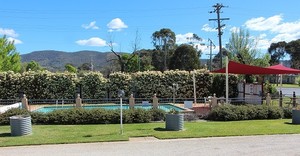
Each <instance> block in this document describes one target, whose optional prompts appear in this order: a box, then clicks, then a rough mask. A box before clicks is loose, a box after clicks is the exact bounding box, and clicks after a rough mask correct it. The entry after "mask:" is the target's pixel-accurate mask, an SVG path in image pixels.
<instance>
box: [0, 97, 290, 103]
mask: <svg viewBox="0 0 300 156" xmlns="http://www.w3.org/2000/svg"><path fill="white" fill-rule="evenodd" d="M122 100H123V103H124V104H128V103H129V98H123V99H122ZM209 100H210V98H197V99H196V103H208V102H209ZM145 101H147V102H149V103H152V98H135V103H143V102H145ZM174 101H175V103H177V104H183V103H184V101H193V102H194V98H175V99H173V98H159V103H173V102H174ZM217 101H218V103H225V98H223V97H220V98H217ZM278 101H279V97H273V98H272V104H276V103H278ZM17 102H21V100H20V99H0V105H10V104H14V103H17ZM119 102H120V99H119V98H101V99H82V103H84V104H107V103H119ZM264 102H265V98H263V99H261V100H256V99H247V98H229V103H231V104H246V103H249V104H251V103H252V104H262V103H264ZM287 102H289V98H288V97H286V98H283V103H287ZM75 103H76V102H75V99H28V104H29V105H43V104H45V105H46V104H47V105H54V104H75Z"/></svg>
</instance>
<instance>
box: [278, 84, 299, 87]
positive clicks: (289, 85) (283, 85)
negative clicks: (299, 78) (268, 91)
mask: <svg viewBox="0 0 300 156" xmlns="http://www.w3.org/2000/svg"><path fill="white" fill-rule="evenodd" d="M273 85H275V86H276V87H280V84H278V86H277V85H276V84H273ZM282 87H284V88H299V85H298V84H282Z"/></svg>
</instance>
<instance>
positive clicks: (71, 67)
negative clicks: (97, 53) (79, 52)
mask: <svg viewBox="0 0 300 156" xmlns="http://www.w3.org/2000/svg"><path fill="white" fill-rule="evenodd" d="M65 69H66V71H68V72H70V73H77V69H76V67H74V66H73V65H72V64H69V63H68V64H66V65H65Z"/></svg>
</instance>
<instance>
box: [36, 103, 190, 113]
mask: <svg viewBox="0 0 300 156" xmlns="http://www.w3.org/2000/svg"><path fill="white" fill-rule="evenodd" d="M71 108H74V106H62V105H60V106H44V107H42V108H39V109H37V110H35V111H34V112H42V113H48V112H52V111H54V110H62V109H71ZM82 108H84V109H95V108H103V109H107V110H116V109H120V105H118V104H94V105H84V106H82ZM122 108H123V109H129V105H128V104H123V106H122ZM134 108H141V109H151V108H152V105H142V104H136V105H134ZM158 108H159V109H162V110H164V111H166V112H169V111H170V110H172V109H175V110H176V111H179V112H181V111H183V110H185V109H184V108H181V107H178V106H175V105H172V104H159V105H158Z"/></svg>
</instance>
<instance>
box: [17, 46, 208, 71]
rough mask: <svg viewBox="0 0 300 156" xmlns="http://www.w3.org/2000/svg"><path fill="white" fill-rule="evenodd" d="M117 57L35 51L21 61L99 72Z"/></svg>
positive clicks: (86, 52)
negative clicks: (84, 67) (85, 66)
mask: <svg viewBox="0 0 300 156" xmlns="http://www.w3.org/2000/svg"><path fill="white" fill-rule="evenodd" d="M114 57H115V55H114V54H113V53H111V52H99V51H88V50H85V51H78V52H64V51H55V50H43V51H34V52H31V53H28V54H22V55H21V61H22V62H23V63H24V62H30V61H32V60H33V61H36V62H38V63H39V64H40V65H41V66H42V67H44V68H46V69H47V70H49V71H64V69H65V65H66V64H67V63H70V64H72V65H74V66H75V67H80V66H81V65H82V64H84V63H90V62H91V61H92V62H93V65H94V69H95V70H97V71H99V70H100V69H101V68H103V67H105V66H107V65H108V64H109V62H107V60H111V58H114ZM200 61H201V64H202V65H203V64H207V61H208V60H207V59H201V60H200Z"/></svg>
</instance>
